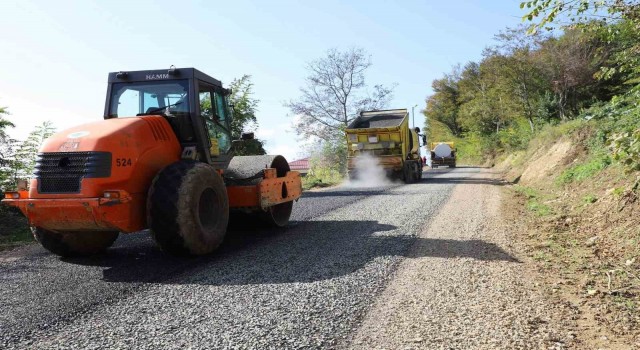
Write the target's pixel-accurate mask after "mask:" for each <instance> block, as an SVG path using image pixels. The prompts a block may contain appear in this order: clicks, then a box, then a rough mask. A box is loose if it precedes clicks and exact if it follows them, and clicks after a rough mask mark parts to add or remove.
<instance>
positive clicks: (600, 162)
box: [557, 156, 611, 184]
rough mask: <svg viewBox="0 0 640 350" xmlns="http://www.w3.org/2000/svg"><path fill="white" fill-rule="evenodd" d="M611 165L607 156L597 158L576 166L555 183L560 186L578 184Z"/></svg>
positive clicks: (561, 175) (566, 171) (565, 172)
mask: <svg viewBox="0 0 640 350" xmlns="http://www.w3.org/2000/svg"><path fill="white" fill-rule="evenodd" d="M610 164H611V158H610V157H609V156H597V157H595V158H592V159H591V160H589V161H588V162H586V163H582V164H577V165H574V166H572V167H570V168H569V169H567V170H565V171H564V172H562V174H560V176H559V177H558V179H557V182H558V183H560V184H568V183H571V182H580V181H582V180H584V179H588V178H590V177H592V176H593V175H595V174H597V173H599V172H600V171H602V170H603V169H605V168H606V167H608V166H609V165H610Z"/></svg>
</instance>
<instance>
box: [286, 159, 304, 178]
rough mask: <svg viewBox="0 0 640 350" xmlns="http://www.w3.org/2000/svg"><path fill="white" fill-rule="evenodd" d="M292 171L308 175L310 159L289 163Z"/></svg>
mask: <svg viewBox="0 0 640 350" xmlns="http://www.w3.org/2000/svg"><path fill="white" fill-rule="evenodd" d="M289 167H291V170H295V171H299V172H300V174H306V173H307V172H308V171H309V158H302V159H298V160H294V161H293V162H289Z"/></svg>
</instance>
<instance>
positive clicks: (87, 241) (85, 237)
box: [31, 227, 120, 257]
mask: <svg viewBox="0 0 640 350" xmlns="http://www.w3.org/2000/svg"><path fill="white" fill-rule="evenodd" d="M31 232H32V233H33V237H34V238H35V239H36V241H38V242H39V243H40V244H41V245H42V246H43V247H44V248H45V249H46V250H48V251H50V252H52V253H53V254H56V255H59V256H63V257H71V256H84V255H93V254H98V253H101V252H103V251H105V250H106V249H107V248H109V247H110V246H111V245H112V244H113V242H115V240H116V239H117V238H118V235H119V234H120V233H119V232H118V231H81V232H80V231H49V230H46V229H43V228H41V227H31Z"/></svg>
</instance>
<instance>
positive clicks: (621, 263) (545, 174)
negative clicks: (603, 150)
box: [498, 130, 640, 349]
mask: <svg viewBox="0 0 640 350" xmlns="http://www.w3.org/2000/svg"><path fill="white" fill-rule="evenodd" d="M589 137H591V135H590V134H589V132H588V130H586V131H585V130H582V131H578V132H575V133H573V134H569V135H565V136H563V137H561V138H559V139H556V140H550V141H549V142H547V143H541V144H538V145H537V146H536V148H535V149H531V150H529V151H528V152H526V153H522V154H520V155H516V156H511V157H509V158H507V159H506V160H505V161H503V162H502V163H501V164H499V166H498V168H499V169H500V170H502V171H503V173H504V174H506V175H505V178H506V179H507V180H509V181H513V182H516V183H517V184H516V185H514V186H513V187H512V191H511V194H512V195H511V198H510V199H509V200H507V201H506V202H505V203H506V204H505V205H506V207H505V208H508V209H509V210H506V211H505V213H506V214H507V215H509V216H510V220H511V222H512V225H513V227H514V228H516V229H517V230H519V231H520V232H521V236H522V238H523V242H524V249H525V251H526V254H527V255H528V257H529V259H531V260H532V261H534V262H535V264H536V266H537V268H538V269H539V273H538V274H537V276H538V279H539V280H540V281H541V285H540V287H541V288H542V289H543V290H545V291H546V293H547V294H548V295H549V296H550V297H552V298H554V299H556V300H557V301H558V302H560V303H566V304H567V305H569V306H570V307H571V308H573V309H575V310H576V327H577V328H576V329H575V332H576V334H577V335H578V337H579V338H580V340H581V341H583V342H584V345H585V348H594V349H631V348H640V310H639V308H640V248H639V244H638V243H639V242H640V215H638V213H639V212H640V200H638V189H637V187H635V188H634V186H637V182H636V181H637V178H638V174H629V173H625V172H624V170H623V169H622V168H621V167H619V166H617V165H615V164H607V163H606V162H601V161H600V160H598V159H597V158H595V156H594V155H593V152H592V151H590V150H588V149H587V146H586V143H587V140H588V139H589Z"/></svg>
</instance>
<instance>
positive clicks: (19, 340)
mask: <svg viewBox="0 0 640 350" xmlns="http://www.w3.org/2000/svg"><path fill="white" fill-rule="evenodd" d="M477 172H478V169H476V168H457V169H435V170H431V171H428V172H426V173H425V174H424V178H423V179H422V180H421V181H420V182H418V183H415V184H410V185H401V184H395V185H389V186H385V187H376V188H347V187H339V188H334V189H329V190H323V191H314V192H306V193H305V194H304V196H303V197H302V198H301V199H300V200H299V201H298V202H297V203H296V204H295V205H294V212H293V215H292V222H291V224H290V226H289V227H287V228H285V229H268V230H265V229H257V228H254V227H251V225H250V223H247V220H246V218H243V217H236V218H234V219H236V224H235V225H234V226H233V227H232V228H231V229H230V231H229V233H228V235H227V239H226V240H225V243H224V244H223V246H222V247H221V249H219V250H218V251H217V252H216V253H214V254H212V255H209V256H205V257H196V258H176V257H171V256H168V255H166V254H164V253H162V252H161V251H159V250H158V248H156V246H155V244H154V243H153V241H152V239H151V237H150V236H149V234H148V233H137V234H132V235H121V236H120V238H119V239H118V241H117V242H116V244H115V245H114V246H113V247H112V248H111V249H109V250H108V251H107V252H106V253H105V254H103V255H100V256H96V257H91V258H74V259H67V258H59V257H57V256H55V255H52V254H50V253H48V252H46V251H45V250H44V249H43V248H41V247H39V246H37V245H30V246H27V247H24V248H21V249H20V250H18V251H10V252H4V253H0V298H1V299H0V300H1V303H0V348H5V349H8V348H136V349H144V348H148V349H157V348H188V347H192V348H195V349H203V348H211V349H220V348H233V349H248V348H254V349H265V348H274V349H283V348H331V347H333V346H335V345H336V344H337V343H339V342H341V341H344V340H345V339H347V337H348V336H349V334H351V333H352V332H353V331H354V330H355V329H357V328H358V326H359V323H360V321H361V320H362V318H363V316H364V314H365V312H366V311H367V309H368V307H370V306H371V305H372V303H373V301H374V300H375V298H376V296H378V295H379V294H380V292H381V291H382V290H383V289H384V287H385V285H386V283H387V281H388V280H389V279H390V277H392V274H393V272H394V269H395V267H396V266H397V264H398V262H399V261H401V260H402V259H410V258H411V257H409V256H408V255H407V252H408V250H409V248H410V247H411V246H412V245H413V244H415V243H416V241H417V240H419V238H417V237H416V236H417V235H418V233H419V232H420V230H421V229H423V228H424V227H425V225H426V224H427V223H428V221H429V219H430V218H431V217H433V216H434V215H435V214H436V213H437V212H438V210H439V208H440V207H441V206H442V205H443V203H444V202H445V201H446V200H447V199H448V197H449V195H450V193H451V190H452V189H453V187H454V186H455V185H457V184H460V183H465V182H467V181H474V179H472V178H471V176H472V175H473V174H474V173H477ZM422 243H423V244H424V243H425V242H422ZM427 243H428V242H427Z"/></svg>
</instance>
